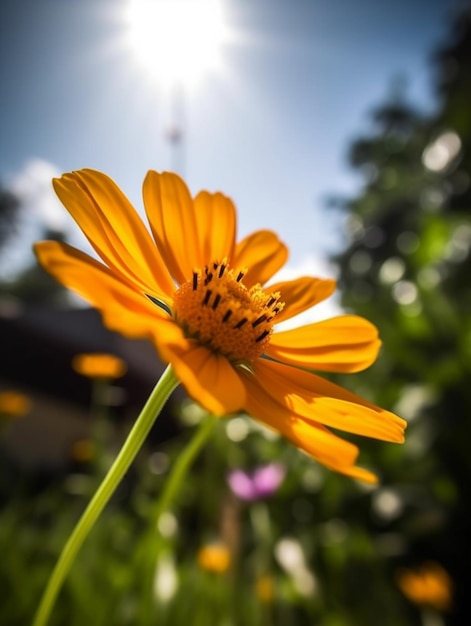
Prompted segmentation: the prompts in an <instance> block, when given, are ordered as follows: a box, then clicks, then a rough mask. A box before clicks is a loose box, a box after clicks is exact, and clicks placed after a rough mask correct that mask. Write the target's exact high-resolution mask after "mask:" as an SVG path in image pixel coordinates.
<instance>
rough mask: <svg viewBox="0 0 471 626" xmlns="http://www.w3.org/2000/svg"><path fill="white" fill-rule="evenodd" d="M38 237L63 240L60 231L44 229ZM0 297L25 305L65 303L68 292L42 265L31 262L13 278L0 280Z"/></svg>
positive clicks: (67, 300) (68, 295)
mask: <svg viewBox="0 0 471 626" xmlns="http://www.w3.org/2000/svg"><path fill="white" fill-rule="evenodd" d="M38 239H49V240H54V241H64V234H63V233H62V232H61V231H57V230H49V229H45V230H44V232H43V233H42V234H41V235H40V236H39V238H38ZM0 298H14V299H15V300H17V301H18V302H20V303H21V304H22V305H23V306H25V307H32V306H41V305H46V304H48V305H59V306H61V305H66V304H67V303H70V293H69V291H68V290H67V289H65V288H64V287H63V286H62V285H61V284H60V283H58V282H57V281H56V280H55V279H54V278H53V277H52V276H51V275H50V274H48V273H47V272H45V271H44V270H43V269H42V267H41V266H40V265H39V264H38V263H36V261H34V262H33V264H32V265H30V266H28V267H26V268H25V269H23V270H21V271H20V272H19V273H18V274H17V275H16V276H15V277H14V279H13V280H10V281H5V282H0Z"/></svg>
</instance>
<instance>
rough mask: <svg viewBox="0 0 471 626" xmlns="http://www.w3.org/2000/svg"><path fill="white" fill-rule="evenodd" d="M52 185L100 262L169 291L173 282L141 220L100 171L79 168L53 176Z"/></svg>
mask: <svg viewBox="0 0 471 626" xmlns="http://www.w3.org/2000/svg"><path fill="white" fill-rule="evenodd" d="M53 185H54V189H55V191H56V193H57V195H58V197H59V198H60V200H61V201H62V203H63V204H64V206H65V207H66V208H67V210H68V211H69V213H70V214H71V215H72V217H73V218H74V219H75V221H76V222H77V224H78V225H79V226H80V228H81V229H82V231H83V232H84V234H85V236H86V237H87V239H88V240H89V241H90V243H91V244H92V246H93V247H94V249H95V250H96V252H97V253H98V254H99V255H100V257H101V258H102V259H103V261H104V262H105V263H106V264H107V265H108V266H109V267H110V268H111V269H112V270H113V271H114V272H116V273H119V274H121V276H122V277H123V278H124V279H126V280H127V281H128V282H130V283H133V284H135V285H136V286H139V287H141V289H142V290H143V291H146V292H148V293H149V292H150V293H153V292H154V291H155V290H157V291H160V292H164V293H166V294H167V295H171V294H172V293H173V291H174V284H173V281H172V279H171V277H170V275H169V273H168V271H167V268H166V267H165V265H164V263H163V260H162V258H161V257H160V255H159V253H158V250H157V248H156V246H155V243H154V242H153V241H152V238H151V236H150V234H149V232H148V231H147V229H146V227H145V226H144V223H143V222H142V220H141V219H140V217H139V216H138V214H137V213H136V211H135V210H134V208H133V207H132V205H131V204H130V202H129V200H128V199H127V198H126V196H125V195H124V194H123V193H122V192H121V190H120V189H119V188H118V187H117V185H116V184H115V183H114V182H113V181H112V180H111V178H109V177H108V176H106V175H105V174H102V173H101V172H97V171H94V170H80V171H78V172H72V173H70V174H64V176H62V177H61V178H58V179H54V181H53Z"/></svg>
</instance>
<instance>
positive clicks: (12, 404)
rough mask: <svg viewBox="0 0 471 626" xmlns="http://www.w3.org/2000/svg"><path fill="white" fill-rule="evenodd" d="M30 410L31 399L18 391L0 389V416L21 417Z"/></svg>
mask: <svg viewBox="0 0 471 626" xmlns="http://www.w3.org/2000/svg"><path fill="white" fill-rule="evenodd" d="M30 410H31V400H30V399H29V398H28V396H26V395H25V394H23V393H19V392H18V391H0V416H3V417H22V416H23V415H26V413H28V412H29V411H30Z"/></svg>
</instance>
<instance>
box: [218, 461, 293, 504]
mask: <svg viewBox="0 0 471 626" xmlns="http://www.w3.org/2000/svg"><path fill="white" fill-rule="evenodd" d="M284 477H285V469H284V467H283V466H282V465H281V464H279V463H269V464H268V465H263V466H262V467H258V468H257V469H256V470H254V471H253V472H251V473H247V472H244V471H243V470H241V469H237V470H234V471H233V472H231V473H230V474H229V476H228V477H227V482H228V483H229V487H230V488H231V491H232V493H233V494H234V495H236V496H237V497H238V498H240V500H246V501H249V502H251V501H253V500H261V499H263V498H266V497H268V496H271V495H272V494H273V493H274V492H275V491H276V490H277V489H278V487H279V486H280V485H281V483H282V482H283V479H284Z"/></svg>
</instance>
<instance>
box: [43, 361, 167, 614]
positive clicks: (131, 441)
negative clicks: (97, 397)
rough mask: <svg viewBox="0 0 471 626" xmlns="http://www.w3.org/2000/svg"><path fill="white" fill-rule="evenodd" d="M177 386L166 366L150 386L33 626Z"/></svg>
mask: <svg viewBox="0 0 471 626" xmlns="http://www.w3.org/2000/svg"><path fill="white" fill-rule="evenodd" d="M177 385H178V380H177V378H176V376H175V374H174V372H173V370H172V368H171V367H170V366H168V367H167V369H166V370H165V372H164V373H163V374H162V377H161V378H160V380H159V381H158V383H157V384H156V386H155V387H154V389H153V391H152V393H151V395H150V396H149V399H148V400H147V402H146V404H145V405H144V408H143V409H142V411H141V413H140V415H139V417H138V418H137V420H136V422H135V424H134V426H133V427H132V429H131V432H130V433H129V435H128V437H127V439H126V441H125V442H124V444H123V447H122V448H121V451H120V452H119V454H118V456H117V457H116V459H115V461H114V463H113V465H112V466H111V467H110V469H109V471H108V473H107V475H106V476H105V478H104V479H103V482H102V483H101V485H100V486H99V487H98V489H97V491H96V493H95V495H94V496H93V498H92V499H91V501H90V503H89V505H88V506H87V508H86V509H85V511H84V513H83V515H82V517H81V518H80V519H79V521H78V523H77V525H76V526H75V528H74V530H73V531H72V534H71V536H70V537H69V539H68V541H67V543H66V544H65V546H64V548H63V550H62V553H61V555H60V557H59V560H58V561H57V563H56V566H55V568H54V570H53V572H52V574H51V576H50V578H49V582H48V584H47V587H46V589H45V591H44V594H43V597H42V599H41V603H40V604H39V607H38V610H37V612H36V616H35V618H34V621H33V626H44V624H46V623H47V621H48V619H49V616H50V613H51V610H52V608H53V606H54V602H55V600H56V597H57V595H58V593H59V591H60V588H61V586H62V583H63V582H64V579H65V577H66V576H67V573H68V572H69V570H70V567H71V565H72V563H73V561H74V559H75V557H76V555H77V552H78V551H79V549H80V547H81V546H82V543H83V542H84V540H85V538H86V537H87V535H88V533H89V532H90V530H91V528H92V527H93V525H94V523H95V522H96V520H97V519H98V517H99V515H100V513H101V512H102V510H103V509H104V507H105V505H106V504H107V502H108V500H109V499H110V498H111V496H112V495H113V493H114V491H115V490H116V488H117V487H118V485H119V483H120V482H121V479H122V478H123V476H124V474H125V473H126V472H127V470H128V468H129V466H130V465H131V463H132V461H133V460H134V459H135V457H136V455H137V453H138V452H139V450H140V448H141V447H142V444H143V443H144V441H145V439H146V437H147V435H148V433H149V431H150V429H151V427H152V426H153V424H154V422H155V420H156V419H157V417H158V415H159V413H160V412H161V410H162V408H163V407H164V405H165V402H166V401H167V399H168V397H169V396H170V394H171V393H172V391H173V390H174V389H175V387H176V386H177Z"/></svg>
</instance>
